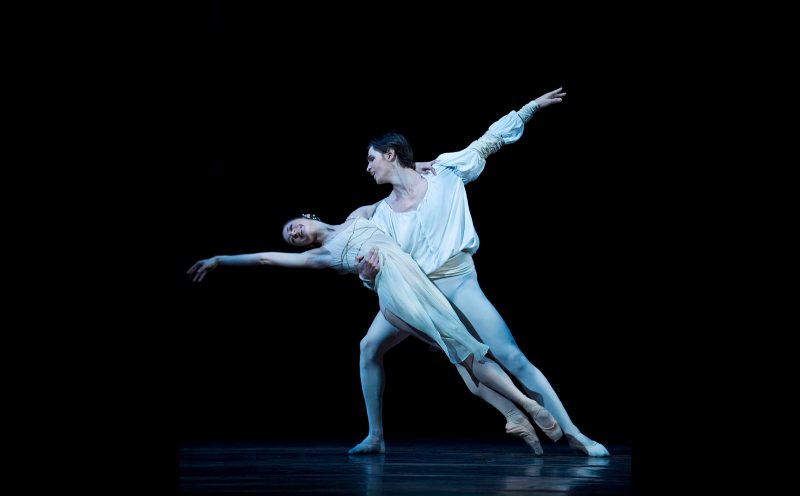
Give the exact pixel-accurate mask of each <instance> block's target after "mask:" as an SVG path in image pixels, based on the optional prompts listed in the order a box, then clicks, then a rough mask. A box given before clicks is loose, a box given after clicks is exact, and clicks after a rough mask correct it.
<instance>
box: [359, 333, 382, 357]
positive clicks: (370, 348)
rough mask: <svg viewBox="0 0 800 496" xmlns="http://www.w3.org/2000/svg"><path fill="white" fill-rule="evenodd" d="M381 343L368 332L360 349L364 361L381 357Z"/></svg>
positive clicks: (362, 340)
mask: <svg viewBox="0 0 800 496" xmlns="http://www.w3.org/2000/svg"><path fill="white" fill-rule="evenodd" d="M380 348H381V344H380V342H379V340H377V339H375V338H374V337H372V336H370V335H369V334H367V335H366V336H364V337H363V338H362V339H361V342H360V343H359V349H360V351H361V360H362V361H374V360H377V359H378V358H380Z"/></svg>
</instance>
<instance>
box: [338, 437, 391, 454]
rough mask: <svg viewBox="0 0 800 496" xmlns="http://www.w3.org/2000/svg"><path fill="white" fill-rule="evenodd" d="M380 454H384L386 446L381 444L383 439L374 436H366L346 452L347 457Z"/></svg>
mask: <svg viewBox="0 0 800 496" xmlns="http://www.w3.org/2000/svg"><path fill="white" fill-rule="evenodd" d="M382 453H386V445H385V444H384V443H383V439H378V438H377V437H374V436H367V437H366V438H365V439H364V440H363V441H361V442H360V443H358V444H357V445H355V446H354V447H352V448H350V451H348V452H347V454H348V455H380V454H382Z"/></svg>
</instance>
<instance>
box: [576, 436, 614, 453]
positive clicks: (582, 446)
mask: <svg viewBox="0 0 800 496" xmlns="http://www.w3.org/2000/svg"><path fill="white" fill-rule="evenodd" d="M567 441H569V445H570V446H572V448H573V449H576V450H578V451H581V452H583V453H585V454H587V455H589V456H611V454H609V452H608V450H607V449H606V447H605V446H603V445H602V444H600V443H598V442H597V441H592V440H591V439H589V438H588V437H586V436H584V435H583V434H576V435H574V436H573V435H571V434H567Z"/></svg>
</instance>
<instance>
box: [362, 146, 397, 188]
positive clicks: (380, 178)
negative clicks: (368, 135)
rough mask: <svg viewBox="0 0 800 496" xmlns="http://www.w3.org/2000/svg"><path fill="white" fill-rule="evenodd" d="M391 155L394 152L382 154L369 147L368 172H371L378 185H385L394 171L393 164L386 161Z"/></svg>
mask: <svg viewBox="0 0 800 496" xmlns="http://www.w3.org/2000/svg"><path fill="white" fill-rule="evenodd" d="M389 154H392V155H393V154H394V150H389V153H381V152H380V151H379V150H376V149H375V148H374V147H369V150H368V151H367V172H369V173H370V174H371V175H372V177H373V179H375V182H376V183H377V184H384V183H385V182H386V179H387V177H388V176H389V173H390V172H391V170H392V163H391V162H390V161H389V160H387V159H386V157H388V156H389Z"/></svg>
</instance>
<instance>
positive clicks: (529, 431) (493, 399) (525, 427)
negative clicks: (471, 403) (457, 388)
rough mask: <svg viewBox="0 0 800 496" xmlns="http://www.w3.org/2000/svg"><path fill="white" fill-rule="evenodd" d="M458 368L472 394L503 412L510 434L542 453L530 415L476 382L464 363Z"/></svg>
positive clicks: (535, 451) (458, 365) (538, 453)
mask: <svg viewBox="0 0 800 496" xmlns="http://www.w3.org/2000/svg"><path fill="white" fill-rule="evenodd" d="M456 370H458V373H459V375H461V378H462V379H464V383H465V384H466V385H467V388H468V389H469V391H470V392H471V393H472V394H474V395H475V396H477V397H478V398H480V399H482V400H483V401H485V402H486V403H489V404H490V405H492V406H493V407H495V409H497V411H498V412H500V413H502V414H503V416H504V417H505V418H506V432H507V433H508V434H512V435H514V436H517V437H521V438H522V440H523V441H525V442H526V443H528V446H530V447H531V449H532V450H533V452H534V453H535V454H536V455H541V454H542V453H543V451H542V443H541V442H540V441H539V437H538V436H537V435H536V431H535V430H533V426H532V425H531V423H530V421H528V417H527V416H525V413H524V412H522V410H520V409H519V407H517V405H515V404H514V403H513V402H512V401H511V400H509V399H508V398H506V397H505V396H502V395H501V394H499V393H498V392H497V391H495V390H494V389H492V388H490V387H487V386H486V385H485V384H483V383H481V382H478V383H476V382H475V381H474V380H473V378H472V375H470V373H469V372H468V371H467V369H465V368H464V366H463V365H460V364H457V365H456Z"/></svg>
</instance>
